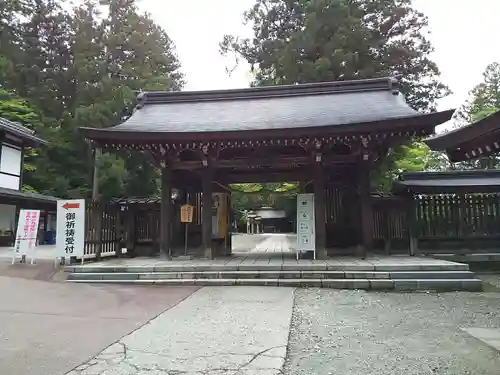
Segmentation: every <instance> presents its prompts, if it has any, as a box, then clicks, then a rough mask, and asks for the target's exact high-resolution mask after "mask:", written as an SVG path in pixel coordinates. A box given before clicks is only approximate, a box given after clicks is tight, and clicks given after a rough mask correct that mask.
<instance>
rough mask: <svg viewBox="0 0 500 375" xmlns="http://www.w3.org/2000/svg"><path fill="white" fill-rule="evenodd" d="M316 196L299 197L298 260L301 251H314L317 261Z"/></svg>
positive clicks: (303, 195) (305, 195) (301, 195)
mask: <svg viewBox="0 0 500 375" xmlns="http://www.w3.org/2000/svg"><path fill="white" fill-rule="evenodd" d="M314 226H315V216H314V194H298V195H297V259H299V253H300V252H301V251H312V252H313V254H314V255H313V256H314V259H316V235H315V233H314Z"/></svg>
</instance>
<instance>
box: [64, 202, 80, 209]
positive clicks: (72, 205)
mask: <svg viewBox="0 0 500 375" xmlns="http://www.w3.org/2000/svg"><path fill="white" fill-rule="evenodd" d="M63 208H65V209H66V210H69V209H70V208H80V203H64V204H63Z"/></svg>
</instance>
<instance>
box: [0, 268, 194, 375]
mask: <svg viewBox="0 0 500 375" xmlns="http://www.w3.org/2000/svg"><path fill="white" fill-rule="evenodd" d="M19 266H27V265H19ZM28 267H30V266H27V267H23V268H24V269H26V270H28ZM36 267H38V266H34V267H31V268H30V270H31V271H30V272H35V273H36V271H35V270H36ZM0 270H1V268H0ZM26 272H28V271H26ZM0 274H3V273H0ZM26 274H27V273H25V274H23V276H26ZM28 276H29V275H28ZM195 290H196V288H194V287H188V288H185V287H184V288H156V287H148V288H140V287H134V286H126V287H125V286H124V287H121V286H111V285H109V286H102V287H101V286H100V287H95V286H90V285H74V284H64V283H54V282H46V281H35V280H26V279H21V278H14V277H5V276H0V321H1V323H0V374H2V375H3V374H5V375H7V374H9V375H60V374H64V373H66V372H67V371H68V370H70V369H71V368H73V367H75V366H77V365H79V364H81V363H82V362H84V361H86V360H88V358H90V357H92V356H94V355H95V354H96V353H98V352H99V351H100V350H102V349H103V348H105V347H106V346H108V345H110V344H111V343H113V342H115V341H116V340H118V339H119V338H120V337H122V336H124V335H126V334H128V333H129V332H130V331H131V330H134V329H137V328H139V327H140V326H141V325H143V324H144V323H145V322H147V321H148V320H150V319H151V318H153V317H155V316H156V315H158V314H160V313H162V312H163V311H165V310H166V309H168V308H170V307H172V306H173V305H175V304H176V303H178V302H179V301H181V300H182V299H184V298H186V297H187V296H189V295H190V294H191V293H193V292H194V291H195Z"/></svg>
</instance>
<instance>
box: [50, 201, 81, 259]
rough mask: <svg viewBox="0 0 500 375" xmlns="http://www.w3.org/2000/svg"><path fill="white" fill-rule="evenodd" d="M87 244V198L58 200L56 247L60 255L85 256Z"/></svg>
mask: <svg viewBox="0 0 500 375" xmlns="http://www.w3.org/2000/svg"><path fill="white" fill-rule="evenodd" d="M84 244H85V200H83V199H72V200H60V201H58V202H57V233H56V248H57V256H58V257H83V253H84Z"/></svg>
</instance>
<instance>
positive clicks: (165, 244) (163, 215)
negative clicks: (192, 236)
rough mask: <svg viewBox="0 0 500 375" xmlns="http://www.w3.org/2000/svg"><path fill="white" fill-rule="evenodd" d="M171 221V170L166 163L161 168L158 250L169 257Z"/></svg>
mask: <svg viewBox="0 0 500 375" xmlns="http://www.w3.org/2000/svg"><path fill="white" fill-rule="evenodd" d="M171 221H172V171H171V170H170V168H169V166H168V165H163V166H162V168H161V206H160V252H162V253H163V254H164V255H166V256H167V257H168V258H170V257H171V255H172V253H171V251H170V225H171Z"/></svg>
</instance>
